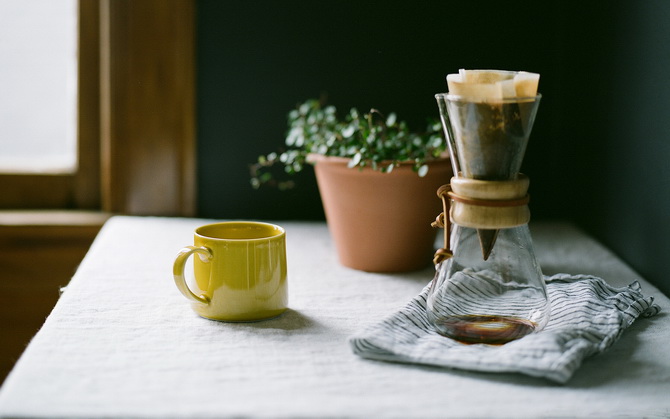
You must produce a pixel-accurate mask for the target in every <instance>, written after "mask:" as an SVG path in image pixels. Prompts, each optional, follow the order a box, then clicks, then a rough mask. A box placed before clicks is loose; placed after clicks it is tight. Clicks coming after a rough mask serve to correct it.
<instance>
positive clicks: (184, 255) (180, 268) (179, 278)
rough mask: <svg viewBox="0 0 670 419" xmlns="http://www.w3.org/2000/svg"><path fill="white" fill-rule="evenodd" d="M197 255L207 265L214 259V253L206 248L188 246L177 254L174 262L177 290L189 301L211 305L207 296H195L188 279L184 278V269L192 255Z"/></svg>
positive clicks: (173, 269)
mask: <svg viewBox="0 0 670 419" xmlns="http://www.w3.org/2000/svg"><path fill="white" fill-rule="evenodd" d="M194 253H197V254H198V256H200V260H202V261H203V262H205V263H207V262H209V261H210V260H211V259H212V252H211V251H210V250H209V249H208V248H206V247H195V246H186V247H184V248H183V249H181V250H180V251H179V253H177V257H176V258H175V260H174V265H173V267H172V274H173V276H174V283H175V284H177V288H178V289H179V291H181V293H182V294H183V295H184V297H186V298H187V299H189V300H191V301H193V302H196V303H201V304H209V301H210V300H209V297H207V296H206V295H199V296H198V295H195V294H194V293H193V291H191V289H190V288H189V287H188V285H187V284H186V277H185V276H184V267H185V266H186V260H187V259H188V258H189V256H191V255H192V254H194Z"/></svg>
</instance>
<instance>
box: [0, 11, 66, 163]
mask: <svg viewBox="0 0 670 419" xmlns="http://www.w3.org/2000/svg"><path fill="white" fill-rule="evenodd" d="M76 93H77V1H76V0H0V171H1V172H4V173H7V172H45V173H54V172H55V173H62V172H72V171H74V170H75V169H76V162H77V140H76V138H77V132H76V126H77V124H76V120H77V119H76V106H77V94H76Z"/></svg>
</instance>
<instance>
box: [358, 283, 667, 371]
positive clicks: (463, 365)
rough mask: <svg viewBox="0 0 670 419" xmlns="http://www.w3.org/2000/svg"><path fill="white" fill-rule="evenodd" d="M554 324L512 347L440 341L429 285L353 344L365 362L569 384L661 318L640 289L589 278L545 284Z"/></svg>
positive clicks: (441, 338) (447, 339)
mask: <svg viewBox="0 0 670 419" xmlns="http://www.w3.org/2000/svg"><path fill="white" fill-rule="evenodd" d="M545 280H546V283H547V291H548V294H549V298H550V301H551V307H552V312H551V319H550V320H549V323H548V324H547V326H546V327H545V328H544V330H542V331H541V332H539V333H533V334H530V335H527V336H525V337H523V338H522V339H519V340H516V341H512V342H509V343H507V344H505V345H484V344H474V345H473V344H463V343H460V342H457V341H455V340H453V339H449V338H446V337H443V336H441V335H439V334H438V333H437V332H435V331H434V329H433V327H432V326H431V325H430V324H429V322H428V319H427V317H426V296H427V294H428V290H429V286H426V287H425V288H424V289H423V291H421V293H420V294H419V295H418V296H416V297H415V298H414V299H412V300H411V301H410V302H409V303H408V304H407V305H406V306H405V307H403V308H402V309H400V311H398V312H396V313H394V314H393V315H391V316H390V317H388V318H386V319H385V320H383V321H381V322H379V323H377V324H375V325H372V326H371V327H369V328H367V329H366V330H364V331H362V332H361V333H360V334H358V335H355V336H352V337H351V338H350V340H349V343H350V345H351V348H352V350H353V352H354V353H355V354H357V355H359V356H361V357H363V358H369V359H376V360H383V361H395V362H406V363H416V364H426V365H434V366H441V367H447V368H457V369H464V370H475V371H486V372H516V373H522V374H527V375H530V376H534V377H544V378H547V379H549V380H552V381H555V382H559V383H565V382H567V381H568V380H569V379H570V377H571V376H572V375H573V373H574V372H575V371H576V370H577V368H579V366H580V365H581V363H582V360H583V359H584V358H586V357H588V356H591V355H595V354H598V353H601V352H603V351H604V350H605V349H607V348H608V347H610V346H611V345H612V344H614V342H616V341H617V339H618V338H619V336H621V334H622V333H623V331H624V330H625V329H626V328H627V327H628V326H630V325H631V324H632V323H633V322H634V321H635V319H637V318H638V317H639V316H643V317H651V316H654V315H656V314H657V313H658V312H659V311H660V307H659V306H658V305H656V304H654V303H653V301H654V299H653V297H644V296H643V295H642V292H641V290H640V284H639V283H638V282H634V283H632V284H631V285H629V286H628V287H625V288H614V287H611V286H609V285H608V284H607V283H606V282H605V281H604V280H602V279H600V278H597V277H594V276H588V275H566V274H558V275H554V276H551V277H545Z"/></svg>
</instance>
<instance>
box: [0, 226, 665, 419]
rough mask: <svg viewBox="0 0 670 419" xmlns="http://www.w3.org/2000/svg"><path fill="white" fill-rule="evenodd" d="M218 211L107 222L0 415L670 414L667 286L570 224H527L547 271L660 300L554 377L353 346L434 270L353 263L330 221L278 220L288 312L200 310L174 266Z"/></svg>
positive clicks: (9, 384) (9, 383)
mask: <svg viewBox="0 0 670 419" xmlns="http://www.w3.org/2000/svg"><path fill="white" fill-rule="evenodd" d="M209 221H210V220H199V219H179V218H160V217H156V218H153V217H114V218H112V219H111V220H110V221H108V222H107V223H106V224H105V226H104V227H103V229H102V231H101V232H100V234H99V235H98V237H97V238H96V240H95V242H94V244H93V246H92V247H91V249H90V251H89V252H88V254H87V256H86V258H85V259H84V261H83V262H82V264H81V266H80V267H79V269H78V270H77V272H76V274H75V276H74V277H73V279H72V281H71V283H70V285H69V286H68V287H67V289H66V291H65V292H64V293H63V295H62V296H61V298H60V299H59V301H58V303H57V305H56V307H55V308H54V310H53V312H52V313H51V315H50V316H49V317H48V318H47V320H46V322H45V323H44V326H43V327H42V329H41V330H40V331H39V332H38V334H37V335H36V336H35V338H34V339H33V340H32V341H31V343H30V345H29V346H28V347H27V349H26V351H25V352H24V354H23V355H22V357H21V359H20V360H19V362H18V363H17V365H16V366H15V368H14V370H13V371H12V372H11V374H10V375H9V377H8V378H7V379H6V381H5V383H4V385H3V387H2V388H1V389H0V417H87V418H95V417H109V418H111V417H140V418H144V417H146V418H153V417H160V418H168V417H365V418H373V417H374V418H378V417H421V418H430V417H517V418H520V417H538V416H545V417H546V416H552V417H580V416H591V417H592V416H596V417H612V416H624V417H625V416H632V417H642V416H644V417H670V397H669V395H670V356H668V355H667V348H668V346H670V324H668V321H667V320H668V319H667V313H669V312H670V300H669V299H668V298H667V297H666V296H664V295H663V294H662V293H661V292H660V291H659V290H658V289H656V288H655V287H653V286H652V285H651V284H649V283H648V282H647V281H645V280H644V279H642V278H640V277H639V275H638V274H636V273H635V272H634V271H633V270H631V268H629V267H628V266H627V265H625V264H624V263H623V262H622V261H621V260H620V259H618V258H617V257H616V256H615V255H613V254H612V253H611V252H610V251H609V250H607V249H606V248H604V247H603V246H601V245H600V244H599V243H597V242H596V241H594V240H593V239H591V238H590V237H588V236H587V235H585V234H584V233H583V232H581V231H580V230H578V229H576V228H575V227H573V226H571V225H570V224H565V223H531V232H532V234H533V239H534V242H535V250H536V253H537V255H538V258H539V260H540V263H541V265H542V267H543V271H544V273H545V274H553V273H558V272H565V273H572V274H577V273H588V274H593V275H597V276H600V277H602V278H604V279H606V280H607V281H608V282H609V283H610V284H612V285H614V286H624V285H628V284H629V283H631V282H632V281H634V280H639V281H640V282H641V284H642V290H643V292H644V294H645V295H653V296H655V298H656V302H657V303H658V304H659V305H660V306H661V309H662V312H661V313H660V314H659V315H657V316H655V317H653V318H649V319H642V318H641V319H638V320H637V321H636V322H635V324H633V326H631V328H629V329H628V330H626V332H625V333H624V334H623V336H622V337H621V339H620V340H619V341H618V342H617V343H616V344H615V345H614V346H613V347H611V348H610V349H609V350H608V351H607V352H605V353H604V354H601V355H598V356H595V357H592V358H588V359H587V360H586V361H585V362H584V364H583V365H582V366H581V368H580V369H579V371H577V373H576V374H575V375H574V376H573V378H572V379H571V380H570V381H569V382H568V383H567V384H565V385H558V384H554V383H551V382H548V381H545V380H542V379H537V378H532V377H526V376H522V375H515V374H486V373H474V372H467V371H455V370H446V369H440V368H433V367H425V366H416V365H406V364H396V363H388V362H380V361H371V360H365V359H362V358H359V357H357V356H355V355H353V354H352V352H351V350H350V348H349V345H348V344H347V338H348V337H349V336H351V335H352V334H354V333H356V332H358V331H360V330H361V329H362V328H364V327H365V326H367V325H370V324H373V323H376V322H378V321H379V320H381V319H383V318H385V317H387V316H388V315H390V314H392V313H393V312H394V311H395V310H397V309H398V308H399V307H401V306H403V305H404V304H405V303H406V302H407V301H409V300H410V299H411V298H412V297H414V296H415V295H416V294H418V293H419V292H420V290H421V289H422V288H423V287H424V286H425V285H426V284H427V283H428V282H429V281H430V279H431V278H432V272H431V268H427V269H426V270H424V271H419V272H413V273H408V274H375V273H365V272H359V271H355V270H351V269H348V268H345V267H343V266H341V265H340V264H339V263H338V261H337V256H336V253H335V250H334V246H333V244H332V242H331V239H330V235H329V234H328V230H327V227H326V225H325V224H324V223H309V222H285V223H282V225H283V226H285V227H286V230H287V245H288V265H289V281H290V285H289V287H290V288H289V294H290V310H289V311H288V312H287V313H285V314H284V315H282V316H281V317H279V318H277V319H274V320H270V321H265V322H259V323H243V324H230V323H220V322H215V321H210V320H205V319H202V318H200V317H198V316H197V315H195V314H194V313H193V312H192V311H191V309H190V307H189V304H188V303H187V302H186V301H185V299H184V298H183V297H182V296H181V294H179V292H178V291H177V289H176V287H175V286H174V283H173V280H172V275H171V267H172V261H173V258H174V256H175V255H176V253H177V251H178V250H179V249H180V248H181V247H182V246H184V245H187V244H190V243H191V241H192V230H193V229H194V228H195V227H196V226H199V225H201V224H204V223H207V222H209Z"/></svg>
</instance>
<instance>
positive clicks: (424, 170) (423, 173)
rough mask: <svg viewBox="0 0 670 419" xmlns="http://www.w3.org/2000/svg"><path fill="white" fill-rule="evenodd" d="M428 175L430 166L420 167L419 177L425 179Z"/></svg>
mask: <svg viewBox="0 0 670 419" xmlns="http://www.w3.org/2000/svg"><path fill="white" fill-rule="evenodd" d="M427 173H428V165H427V164H424V165H423V166H421V167H419V171H418V174H419V177H424V176H426V174H427Z"/></svg>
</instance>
